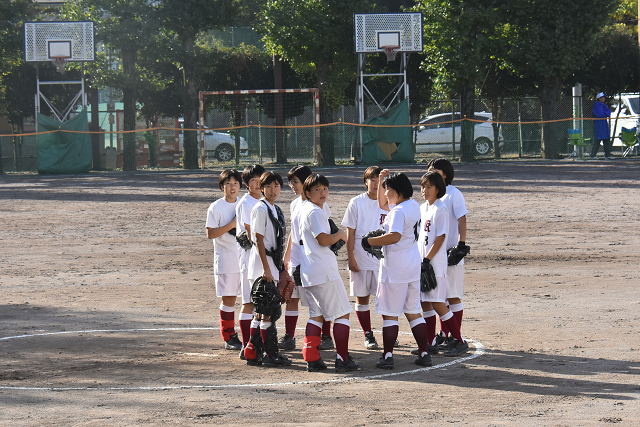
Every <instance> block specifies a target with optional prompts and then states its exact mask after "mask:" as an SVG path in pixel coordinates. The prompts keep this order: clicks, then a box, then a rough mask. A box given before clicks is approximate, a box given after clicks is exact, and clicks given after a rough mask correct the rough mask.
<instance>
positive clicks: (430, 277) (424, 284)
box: [420, 258, 438, 292]
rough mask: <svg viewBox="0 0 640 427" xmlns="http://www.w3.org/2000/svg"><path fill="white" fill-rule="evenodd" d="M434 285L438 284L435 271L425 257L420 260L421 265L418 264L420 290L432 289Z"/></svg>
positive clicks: (427, 290)
mask: <svg viewBox="0 0 640 427" xmlns="http://www.w3.org/2000/svg"><path fill="white" fill-rule="evenodd" d="M436 286H438V281H437V280H436V273H435V272H434V271H433V267H432V266H431V261H429V260H428V259H427V258H425V259H423V260H422V265H421V266H420V290H421V291H422V292H429V291H432V290H434V289H435V288H436Z"/></svg>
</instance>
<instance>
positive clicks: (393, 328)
mask: <svg viewBox="0 0 640 427" xmlns="http://www.w3.org/2000/svg"><path fill="white" fill-rule="evenodd" d="M399 329H400V326H399V325H398V321H397V320H384V321H383V322H382V345H383V348H384V354H385V355H386V354H387V353H393V346H395V345H396V339H398V330H399Z"/></svg>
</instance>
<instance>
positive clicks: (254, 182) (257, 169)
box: [236, 164, 265, 360]
mask: <svg viewBox="0 0 640 427" xmlns="http://www.w3.org/2000/svg"><path fill="white" fill-rule="evenodd" d="M264 171H265V170H264V167H262V166H261V165H257V164H256V165H250V166H247V167H246V168H244V171H243V172H242V180H243V181H244V184H245V185H246V187H247V190H248V193H247V194H245V195H244V196H243V197H242V198H241V199H240V201H239V202H238V204H237V206H236V235H239V234H240V233H242V232H246V233H247V236H249V239H250V236H251V225H250V223H251V210H252V209H253V208H254V206H255V205H256V203H258V202H259V201H260V197H262V193H261V192H260V176H262V174H263V173H264ZM250 253H251V249H247V250H245V249H242V248H241V249H240V273H241V275H242V309H241V310H240V332H241V335H242V346H243V349H242V350H241V351H240V359H242V360H244V351H243V350H244V346H246V345H247V342H248V341H249V338H250V337H251V322H252V320H253V317H254V316H253V302H252V301H251V285H252V283H251V282H250V281H249V279H248V278H247V274H248V264H249V254H250ZM254 327H255V328H257V327H258V325H257V324H255V325H254Z"/></svg>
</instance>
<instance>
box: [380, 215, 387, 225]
mask: <svg viewBox="0 0 640 427" xmlns="http://www.w3.org/2000/svg"><path fill="white" fill-rule="evenodd" d="M386 217H387V214H380V225H382V224H384V219H385V218H386Z"/></svg>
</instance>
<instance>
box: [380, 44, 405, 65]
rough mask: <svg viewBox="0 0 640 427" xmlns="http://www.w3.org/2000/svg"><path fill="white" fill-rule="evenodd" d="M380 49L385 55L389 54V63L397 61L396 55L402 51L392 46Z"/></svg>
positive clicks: (398, 47)
mask: <svg viewBox="0 0 640 427" xmlns="http://www.w3.org/2000/svg"><path fill="white" fill-rule="evenodd" d="M380 48H381V49H382V50H384V53H386V54H387V62H391V61H395V60H396V53H398V49H400V46H393V45H390V46H380Z"/></svg>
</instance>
